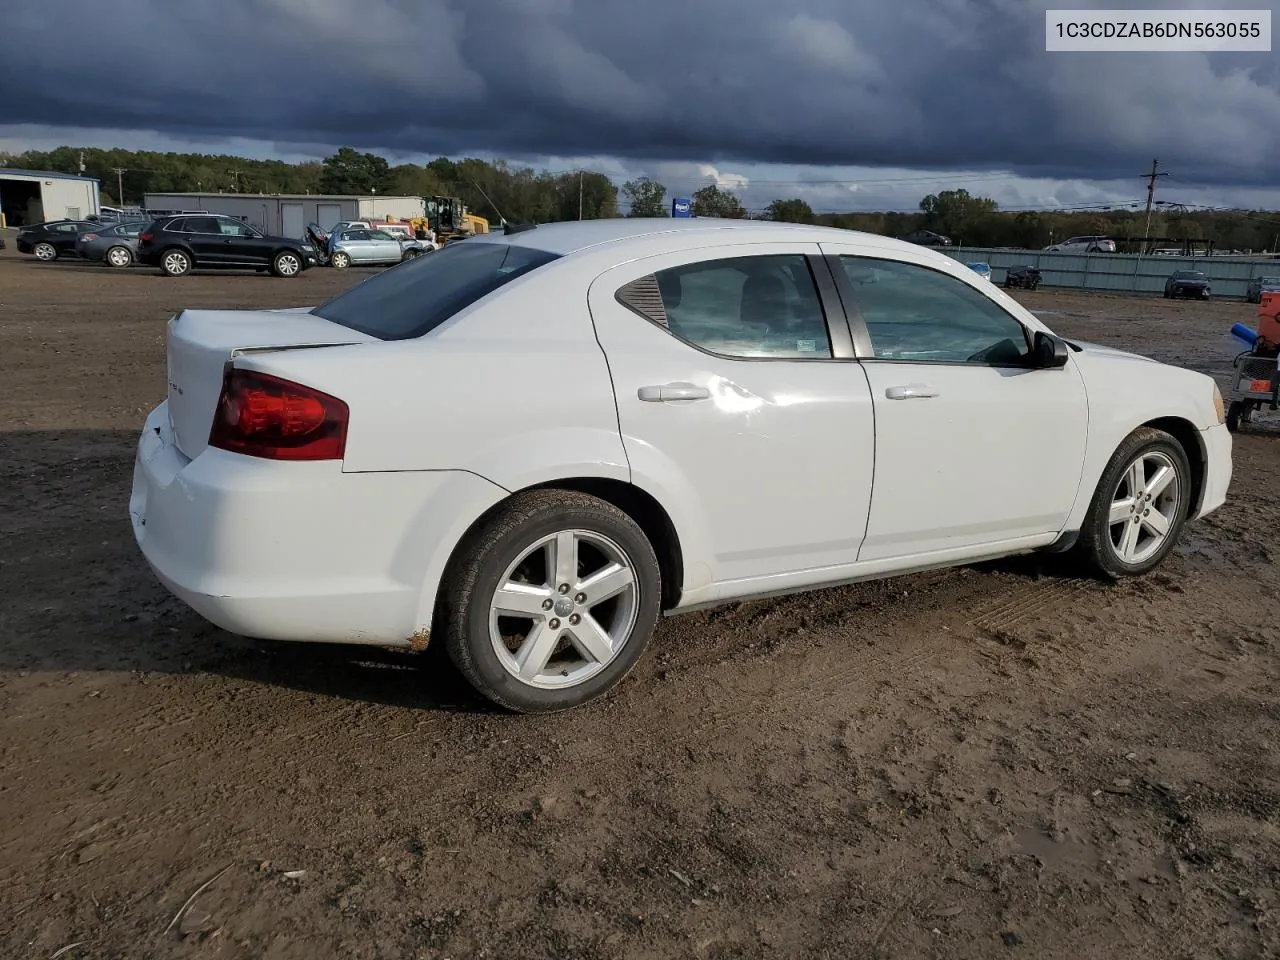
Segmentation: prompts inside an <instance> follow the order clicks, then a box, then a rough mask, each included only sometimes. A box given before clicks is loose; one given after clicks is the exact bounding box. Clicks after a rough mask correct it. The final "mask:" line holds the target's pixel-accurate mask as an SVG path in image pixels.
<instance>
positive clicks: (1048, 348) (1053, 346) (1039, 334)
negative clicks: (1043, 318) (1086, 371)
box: [1031, 330, 1070, 370]
mask: <svg viewBox="0 0 1280 960" xmlns="http://www.w3.org/2000/svg"><path fill="white" fill-rule="evenodd" d="M1069 355H1070V354H1069V353H1068V351H1067V345H1066V344H1065V343H1063V342H1062V341H1061V340H1059V339H1058V338H1057V337H1055V336H1054V335H1053V334H1051V333H1045V332H1044V331H1043V330H1037V331H1036V335H1035V337H1034V338H1033V339H1032V342H1031V365H1032V366H1034V367H1035V368H1036V369H1038V370H1056V369H1059V368H1061V367H1065V366H1066V365H1067V357H1068V356H1069Z"/></svg>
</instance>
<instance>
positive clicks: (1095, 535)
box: [1077, 427, 1191, 579]
mask: <svg viewBox="0 0 1280 960" xmlns="http://www.w3.org/2000/svg"><path fill="white" fill-rule="evenodd" d="M1190 503H1191V465H1190V463H1189V461H1188V460H1187V454H1186V452H1185V451H1184V450H1183V449H1182V446H1181V444H1179V443H1178V441H1177V440H1175V439H1174V438H1173V437H1172V436H1170V435H1169V434H1167V433H1165V432H1164V431H1163V430H1155V429H1152V428H1150V427H1142V428H1141V429H1138V430H1135V431H1134V432H1133V433H1131V434H1130V435H1129V436H1128V437H1127V438H1126V439H1125V441H1124V442H1123V443H1121V444H1120V447H1119V449H1117V450H1116V452H1115V453H1114V454H1113V455H1112V457H1111V462H1110V463H1108V464H1107V469H1106V470H1104V471H1103V473H1102V479H1101V480H1100V481H1099V482H1098V489H1097V490H1096V491H1095V492H1094V495H1093V502H1092V503H1091V504H1090V506H1089V512H1088V514H1087V515H1086V517H1085V522H1084V526H1083V528H1082V529H1081V531H1080V541H1079V544H1078V546H1077V549H1078V550H1079V552H1080V554H1081V556H1082V558H1083V559H1084V560H1086V561H1087V562H1088V563H1089V565H1090V566H1091V567H1093V569H1094V570H1095V571H1097V572H1098V573H1100V574H1102V575H1103V576H1105V577H1108V578H1111V579H1119V578H1120V577H1131V576H1139V575H1141V574H1144V573H1148V572H1150V571H1151V570H1154V569H1155V568H1156V567H1157V566H1159V564H1160V563H1161V561H1163V560H1164V558H1165V557H1166V556H1168V554H1169V551H1170V550H1172V549H1173V546H1174V544H1175V543H1176V542H1177V539H1178V535H1179V534H1180V533H1181V532H1182V525H1183V524H1184V523H1185V522H1186V519H1187V514H1188V513H1189V512H1190Z"/></svg>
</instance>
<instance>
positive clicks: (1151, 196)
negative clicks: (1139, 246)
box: [1138, 159, 1169, 249]
mask: <svg viewBox="0 0 1280 960" xmlns="http://www.w3.org/2000/svg"><path fill="white" fill-rule="evenodd" d="M1168 175H1169V174H1167V173H1161V172H1160V160H1159V159H1155V160H1152V161H1151V172H1150V173H1142V174H1139V175H1138V178H1139V179H1140V180H1145V181H1147V225H1146V227H1145V228H1144V229H1143V231H1142V243H1143V247H1144V249H1145V247H1146V242H1147V237H1149V236H1150V235H1151V207H1152V205H1153V204H1154V203H1155V199H1156V177H1167V176H1168Z"/></svg>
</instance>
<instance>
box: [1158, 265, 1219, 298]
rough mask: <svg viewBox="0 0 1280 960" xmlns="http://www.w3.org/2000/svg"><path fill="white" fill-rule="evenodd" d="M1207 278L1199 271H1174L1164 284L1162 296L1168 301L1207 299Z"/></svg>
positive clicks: (1208, 288)
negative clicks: (1191, 298)
mask: <svg viewBox="0 0 1280 960" xmlns="http://www.w3.org/2000/svg"><path fill="white" fill-rule="evenodd" d="M1209 290H1210V287H1209V278H1208V277H1207V276H1205V275H1204V274H1203V273H1201V272H1200V271H1199V270H1175V271H1173V273H1171V274H1170V275H1169V279H1167V280H1166V281H1165V282H1164V295H1165V297H1167V298H1169V299H1175V298H1177V297H1195V298H1196V299H1198V300H1208V299H1209Z"/></svg>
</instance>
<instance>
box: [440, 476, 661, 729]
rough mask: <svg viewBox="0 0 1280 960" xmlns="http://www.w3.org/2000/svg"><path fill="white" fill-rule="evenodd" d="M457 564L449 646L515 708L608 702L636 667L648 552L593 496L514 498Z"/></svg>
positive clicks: (652, 580) (488, 692)
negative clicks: (609, 694) (605, 696)
mask: <svg viewBox="0 0 1280 960" xmlns="http://www.w3.org/2000/svg"><path fill="white" fill-rule="evenodd" d="M457 557H458V560H457V561H456V562H455V563H453V564H451V570H450V573H449V574H448V575H447V576H446V578H445V581H444V583H442V585H441V604H440V606H439V608H438V610H437V616H438V617H439V616H443V618H444V623H443V625H442V626H443V632H444V644H445V649H446V650H447V651H448V653H449V656H450V658H451V659H452V660H453V662H454V664H455V665H456V666H457V668H458V670H459V671H460V672H461V673H462V675H463V676H464V677H466V679H467V680H468V681H469V682H470V683H471V685H472V686H473V687H475V689H476V690H477V691H479V692H480V693H481V694H482V695H483V696H485V697H487V698H488V699H489V700H491V701H493V702H494V703H496V704H498V705H499V706H502V707H505V708H507V709H508V710H513V711H516V712H520V713H528V712H547V711H553V710H564V709H567V708H569V707H575V706H578V705H580V704H583V703H586V702H587V701H589V700H593V699H595V698H596V697H598V696H601V695H602V694H604V693H605V692H607V691H608V690H610V689H612V688H613V687H614V686H616V685H617V684H618V683H619V682H620V681H621V680H622V679H623V678H624V677H625V676H626V675H627V673H628V672H629V671H630V670H631V668H632V667H633V666H635V663H636V661H637V660H639V658H640V655H641V654H642V653H643V652H644V648H645V646H646V644H647V643H648V642H649V638H650V636H651V635H652V634H653V631H654V627H655V625H656V624H657V620H658V614H659V607H660V601H659V598H660V596H661V589H662V578H661V574H660V571H659V568H658V561H657V557H656V555H655V553H654V550H653V546H652V545H651V544H650V543H649V540H648V538H647V537H646V536H645V535H644V532H643V531H642V530H641V529H640V527H639V526H638V525H637V524H636V522H635V521H634V520H632V519H631V518H630V517H629V516H627V515H626V514H625V513H623V512H622V511H621V510H619V509H618V508H617V507H614V506H613V505H612V504H609V503H606V502H605V501H603V500H600V499H598V498H596V497H592V496H588V495H586V494H583V493H576V492H572V491H563V490H535V491H529V492H526V493H522V494H517V495H516V496H514V497H512V498H511V499H510V500H509V501H508V502H507V503H506V505H505V506H504V507H502V508H501V509H500V510H499V511H498V512H497V513H496V514H494V515H493V516H492V517H491V518H490V519H489V520H488V521H487V522H485V523H484V524H483V525H481V526H480V528H479V529H478V530H477V531H475V532H474V533H473V534H472V535H471V536H469V537H468V539H467V541H466V542H465V543H463V544H462V545H461V546H460V547H459V550H458V553H457Z"/></svg>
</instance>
